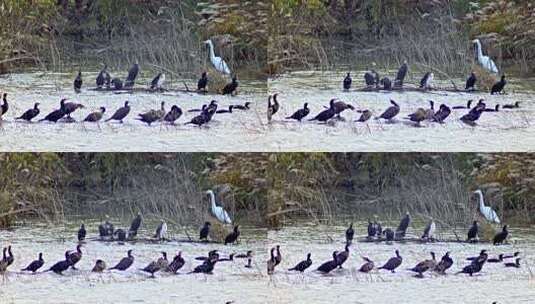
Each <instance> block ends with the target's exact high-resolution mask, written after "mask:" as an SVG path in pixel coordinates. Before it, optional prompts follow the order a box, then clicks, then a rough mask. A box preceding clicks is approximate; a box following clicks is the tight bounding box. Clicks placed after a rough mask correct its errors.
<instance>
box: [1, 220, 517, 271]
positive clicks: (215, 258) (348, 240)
mask: <svg viewBox="0 0 535 304" xmlns="http://www.w3.org/2000/svg"><path fill="white" fill-rule="evenodd" d="M141 222H142V218H141V214H140V213H138V215H137V216H136V217H135V218H134V219H133V220H132V223H131V225H130V227H129V229H128V231H126V230H125V229H120V228H119V229H115V227H114V226H113V224H112V223H111V222H110V221H109V220H106V221H105V222H103V223H102V224H101V225H99V227H98V230H99V239H100V240H111V241H118V242H125V241H130V240H135V238H136V236H137V235H138V230H139V228H140V226H141ZM410 223H411V217H410V214H409V213H408V212H407V214H406V215H405V216H403V218H402V219H401V221H400V223H399V226H398V227H397V228H396V230H395V231H394V230H393V229H390V228H386V229H383V228H382V225H381V224H380V223H379V222H377V220H375V221H374V222H371V221H368V225H367V227H366V229H367V237H366V240H367V241H382V240H384V241H386V242H393V241H403V240H404V239H405V236H406V232H407V229H408V228H409V225H410ZM210 227H211V223H210V222H205V223H204V225H203V226H202V228H201V229H200V231H199V242H203V241H207V240H208V235H209V231H210ZM166 230H167V224H165V222H164V221H161V222H160V224H159V225H158V227H157V229H156V234H155V235H154V238H156V239H157V240H159V241H161V240H165V233H166ZM434 232H435V224H434V221H433V220H431V221H430V222H429V224H428V225H427V226H426V228H425V229H424V232H423V235H422V237H421V238H422V239H424V240H426V241H436V240H435V239H434ZM478 233H479V228H478V223H477V221H474V222H473V224H472V226H471V227H470V229H469V230H468V233H467V239H466V242H468V243H471V242H477V241H478ZM86 236H87V231H86V228H85V225H84V224H82V225H81V227H80V229H79V230H78V234H77V238H78V241H79V243H78V245H77V246H76V250H74V251H69V250H68V251H66V252H65V255H64V259H62V260H60V261H58V262H56V263H55V264H53V265H52V266H50V267H49V268H48V269H47V270H45V271H44V272H49V271H51V272H54V273H56V274H63V272H64V271H66V270H68V269H69V268H72V269H73V270H76V269H77V268H76V264H77V263H78V262H80V260H81V259H82V258H83V251H82V248H83V244H84V243H85V241H86ZM239 236H240V230H239V226H238V225H236V226H234V229H233V230H232V232H230V233H229V234H228V235H227V237H226V238H225V242H224V243H225V245H227V244H233V243H236V242H237V240H238V238H239ZM507 237H508V231H507V226H504V228H503V230H502V231H501V232H500V233H498V234H496V236H495V237H494V239H493V244H494V245H499V244H502V243H503V242H504V241H505V240H506V239H507ZM354 239H355V229H354V228H353V223H351V224H350V226H349V227H348V228H347V230H346V232H345V247H344V249H343V250H341V251H333V253H332V259H330V260H328V261H326V262H324V263H322V264H321V265H320V266H318V267H317V269H316V271H317V272H319V273H322V274H327V273H330V272H331V271H333V270H335V269H337V268H342V266H343V265H344V263H346V261H347V260H348V259H349V257H350V256H351V251H350V248H351V246H352V245H353V244H354ZM430 255H431V258H430V259H426V260H424V261H421V262H419V263H418V264H416V265H415V266H414V267H412V268H407V270H408V271H410V272H414V273H416V275H415V276H416V277H419V278H422V277H423V276H424V273H426V272H435V273H437V274H442V275H444V274H446V271H447V270H448V269H450V268H451V267H452V266H453V258H452V257H451V255H450V252H449V251H448V252H446V253H445V254H444V255H443V256H442V258H441V259H440V260H437V258H436V254H435V253H434V252H430ZM235 259H247V262H246V263H245V264H244V265H243V266H244V267H245V268H252V260H253V251H251V250H248V251H247V252H245V253H231V254H229V255H228V257H222V256H221V255H220V253H219V252H218V250H211V251H209V252H208V253H207V255H206V256H198V257H195V260H198V261H201V262H202V263H200V264H199V265H197V266H195V267H194V268H193V270H192V271H190V272H187V274H191V273H204V274H211V273H212V272H213V270H214V268H215V265H216V264H217V263H220V262H226V261H236V260H235ZM362 259H363V260H364V263H363V264H362V265H361V266H360V267H359V271H360V272H363V273H370V272H371V271H372V270H374V269H376V270H377V271H380V270H386V271H390V272H392V273H395V272H396V270H397V269H398V268H399V267H400V266H401V265H402V263H403V257H402V256H401V254H400V251H399V250H395V256H393V257H391V258H390V259H389V260H388V261H386V262H385V263H384V264H383V265H382V266H380V267H376V265H375V263H374V261H373V260H372V259H370V258H369V257H366V256H363V257H362ZM511 259H514V262H511V261H510V260H511ZM134 260H135V258H134V255H133V250H132V249H129V250H128V251H127V254H126V256H125V257H123V258H122V259H121V260H120V261H119V262H118V263H117V264H116V265H114V266H113V267H111V268H107V264H106V262H105V261H104V260H102V259H97V260H96V261H95V264H94V267H93V268H92V270H91V271H92V272H96V273H102V272H104V271H105V270H108V271H112V270H116V271H125V270H128V269H130V267H131V266H132V265H133V264H134ZM467 260H468V261H469V263H468V264H467V265H466V266H464V267H463V268H462V269H461V270H460V271H458V272H456V274H468V275H470V276H472V275H474V274H476V273H478V272H480V271H481V270H482V269H483V266H484V265H485V264H486V263H503V265H504V267H507V268H520V267H521V264H520V261H521V257H520V252H514V253H513V254H504V253H500V254H499V255H498V256H497V257H489V254H488V252H487V250H485V249H484V250H481V252H480V253H479V255H477V256H473V257H468V258H467ZM14 261H15V256H14V254H13V252H12V246H8V247H5V248H3V256H2V259H1V260H0V273H2V274H4V273H6V271H7V269H8V267H9V266H10V265H12V264H13V262H14ZM281 262H282V253H281V246H280V245H277V246H275V247H273V248H271V250H270V256H269V259H268V260H267V273H268V275H273V274H274V273H275V270H276V267H277V266H278V265H279V264H280V263H281ZM44 264H45V260H44V257H43V253H42V252H40V253H39V255H38V259H37V260H35V261H32V262H31V263H30V264H28V266H26V267H24V268H22V269H21V271H23V272H31V273H36V272H37V271H38V270H39V269H41V268H42V267H43V266H44ZM185 264H186V260H185V259H184V257H183V256H182V252H181V251H178V252H177V254H176V255H175V257H174V258H173V259H172V260H169V259H168V257H167V253H166V252H161V256H159V257H158V258H157V259H155V260H153V261H151V262H150V263H149V264H148V265H147V266H145V267H144V268H141V269H140V270H141V271H143V272H146V273H148V274H150V276H151V277H154V275H155V273H157V272H159V271H162V272H168V273H172V274H177V273H178V271H179V270H180V269H181V268H182V267H183V266H184V265H185ZM312 264H313V262H312V253H308V254H307V257H306V259H305V260H303V261H301V262H299V263H298V264H296V265H295V266H294V267H291V268H289V269H288V271H298V272H304V271H305V270H307V269H308V268H309V267H311V266H312Z"/></svg>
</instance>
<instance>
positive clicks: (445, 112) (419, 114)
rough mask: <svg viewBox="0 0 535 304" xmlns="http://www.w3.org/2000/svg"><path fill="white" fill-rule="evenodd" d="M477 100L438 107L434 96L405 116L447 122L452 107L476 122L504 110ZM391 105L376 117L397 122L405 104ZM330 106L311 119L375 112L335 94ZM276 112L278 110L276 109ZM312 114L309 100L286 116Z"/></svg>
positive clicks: (299, 118) (295, 117)
mask: <svg viewBox="0 0 535 304" xmlns="http://www.w3.org/2000/svg"><path fill="white" fill-rule="evenodd" d="M276 96H277V94H274V95H273V99H274V100H276ZM473 103H474V101H473V100H468V102H467V104H466V106H464V105H463V106H454V107H449V106H448V105H446V104H441V105H440V106H439V108H438V110H436V109H435V102H434V101H432V100H430V101H429V108H418V109H416V111H414V112H413V113H411V114H409V115H407V117H404V119H407V120H409V121H411V122H413V123H415V125H416V126H420V125H421V124H420V123H421V122H424V121H429V122H435V123H440V124H442V123H444V122H445V121H446V119H447V118H448V117H449V116H450V114H451V113H452V110H463V109H464V110H468V112H467V113H466V114H464V115H463V116H461V118H460V121H461V122H463V123H465V124H468V125H471V126H474V125H475V124H476V121H477V120H479V118H480V117H481V115H482V114H483V113H485V112H499V111H500V105H499V104H497V105H495V106H494V107H492V108H488V107H487V105H486V104H485V100H484V99H480V100H479V101H478V102H477V104H476V105H475V106H473V107H472V104H473ZM390 104H391V105H390V107H388V108H387V109H386V110H384V111H383V112H382V113H381V114H380V115H379V116H376V117H375V119H376V120H381V119H382V120H385V121H386V122H389V123H393V122H394V121H395V118H396V117H397V116H398V114H399V113H400V111H401V107H400V105H399V103H397V102H396V101H395V100H390ZM519 107H520V103H519V102H515V103H514V104H507V105H504V106H502V108H503V109H516V108H519ZM325 108H326V109H324V110H323V111H321V112H320V113H318V114H317V115H316V116H314V117H313V118H311V119H309V121H318V122H322V123H327V122H329V121H331V120H332V119H341V117H340V114H341V113H342V112H343V111H345V110H353V111H357V112H358V113H360V117H359V118H358V119H357V120H355V122H359V123H365V122H367V121H368V120H370V119H371V118H372V117H373V113H372V111H371V110H368V109H363V110H356V108H355V107H354V106H353V105H351V104H349V103H346V102H344V101H341V100H338V99H336V98H333V99H331V100H330V101H329V106H325ZM272 113H274V112H273V111H272ZM309 114H310V109H309V108H308V103H305V104H304V105H303V108H301V109H298V110H297V111H295V112H294V113H293V114H292V115H290V116H288V117H286V119H293V120H297V121H302V120H303V119H304V118H305V117H306V116H308V115H309Z"/></svg>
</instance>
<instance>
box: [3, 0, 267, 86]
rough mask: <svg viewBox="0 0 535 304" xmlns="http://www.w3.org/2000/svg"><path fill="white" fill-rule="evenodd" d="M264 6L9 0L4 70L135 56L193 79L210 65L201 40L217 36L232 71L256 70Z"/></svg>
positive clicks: (260, 62)
mask: <svg viewBox="0 0 535 304" xmlns="http://www.w3.org/2000/svg"><path fill="white" fill-rule="evenodd" d="M242 2H243V3H242ZM236 7H240V8H241V10H240V11H236V10H235V8H236ZM263 12H265V10H263V8H262V4H255V2H251V1H239V0H226V1H195V0H184V1H175V0H155V1H139V0H75V1H69V0H59V1H56V0H46V1H29V0H23V1H19V0H6V1H3V2H2V4H0V20H2V27H1V28H0V39H1V41H2V43H1V44H0V73H5V72H8V71H13V70H20V69H21V68H27V67H31V66H37V67H39V68H40V69H51V70H55V71H63V70H66V71H71V70H75V69H77V68H78V67H79V66H81V67H87V68H88V69H91V70H97V69H98V68H99V67H100V65H101V64H104V63H105V64H108V66H110V68H112V69H123V70H124V69H125V68H127V67H128V66H129V65H131V64H132V63H133V62H136V61H137V62H139V63H140V64H141V65H142V67H143V69H149V70H150V69H165V70H166V71H167V72H168V74H170V75H169V76H176V75H179V76H182V77H193V75H196V76H197V75H198V74H199V71H200V70H201V69H206V66H207V65H208V52H207V48H206V46H205V45H204V44H203V43H202V42H203V41H204V40H206V39H207V38H212V39H214V42H215V44H216V48H217V49H218V52H219V53H220V54H222V55H223V57H225V58H226V59H227V62H228V63H229V64H230V66H231V67H232V69H233V70H234V71H237V72H238V73H241V72H243V73H250V72H251V71H255V72H256V75H255V74H253V76H259V72H258V71H261V70H262V69H263V68H264V66H265V61H266V57H267V55H266V51H265V44H266V43H265V37H266V35H265V31H266V24H265V20H266V18H267V14H263ZM262 31H264V34H263V35H262ZM257 37H260V38H257Z"/></svg>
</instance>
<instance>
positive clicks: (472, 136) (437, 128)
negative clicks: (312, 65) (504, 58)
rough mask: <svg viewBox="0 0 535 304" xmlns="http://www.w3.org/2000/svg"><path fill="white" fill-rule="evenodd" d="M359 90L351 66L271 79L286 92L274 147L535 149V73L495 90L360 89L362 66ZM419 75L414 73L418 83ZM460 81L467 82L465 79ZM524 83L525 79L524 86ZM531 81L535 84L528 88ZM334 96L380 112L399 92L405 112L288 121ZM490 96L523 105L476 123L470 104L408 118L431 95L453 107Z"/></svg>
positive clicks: (273, 130)
mask: <svg viewBox="0 0 535 304" xmlns="http://www.w3.org/2000/svg"><path fill="white" fill-rule="evenodd" d="M390 74H393V72H392V73H390ZM352 75H353V76H352V77H353V88H354V89H353V91H350V92H343V91H342V88H341V87H342V80H343V78H344V77H345V72H313V71H307V72H293V73H290V74H285V75H282V76H281V77H278V78H276V79H271V80H270V81H269V91H270V93H277V92H278V93H279V94H280V95H279V101H280V103H281V109H280V112H279V113H278V114H276V115H275V117H274V121H273V123H272V124H271V125H270V127H269V132H267V133H266V141H267V142H268V143H269V145H270V148H271V149H273V150H284V151H303V150H304V151H401V152H403V151H440V152H450V151H451V152H458V151H482V152H484V151H488V152H497V151H498V152H499V151H509V152H514V151H524V152H525V151H534V150H535V117H534V114H535V102H534V98H535V92H534V91H533V90H534V88H535V80H534V79H524V80H519V79H510V80H509V84H508V86H507V87H506V92H507V94H506V95H499V96H498V95H494V96H491V95H490V94H488V93H475V94H469V93H452V92H445V91H433V92H432V93H421V92H397V91H396V92H358V91H355V89H357V88H361V87H363V86H364V85H363V80H362V76H361V75H363V72H362V71H359V72H354V73H352ZM416 81H419V79H418V80H410V81H409V83H415V82H416ZM456 84H457V85H458V86H460V85H461V84H464V81H463V80H461V79H459V80H457V81H456ZM518 84H521V86H519V85H518ZM435 85H436V86H437V87H451V84H450V83H449V82H447V81H442V82H440V81H435ZM528 88H531V90H532V91H529V90H528ZM331 98H338V99H340V100H342V101H346V102H350V103H351V104H353V105H354V106H355V107H356V108H357V109H362V110H363V109H369V110H371V111H372V112H373V113H374V116H378V115H380V114H381V113H382V112H383V111H384V110H385V109H386V108H387V107H389V106H390V103H389V100H390V99H393V100H395V101H397V102H398V103H399V104H400V107H401V112H400V114H399V115H398V116H397V117H396V118H397V121H396V122H395V123H385V122H384V121H378V120H374V119H371V120H369V121H368V123H367V124H362V123H360V124H358V123H356V122H353V121H354V120H356V119H358V117H359V116H360V114H359V113H357V112H352V111H345V112H344V113H342V117H343V118H345V120H346V121H344V122H342V121H338V122H336V123H335V125H334V126H332V125H329V126H327V125H325V124H320V123H315V122H308V121H307V122H305V121H303V122H302V123H297V122H289V121H285V120H284V117H286V116H290V115H291V114H292V113H293V112H294V111H296V110H297V109H299V108H302V106H303V103H304V102H308V103H309V107H310V109H311V113H310V114H309V117H307V119H308V118H312V117H314V116H315V115H316V114H317V113H319V112H320V111H321V110H323V107H324V106H326V105H328V104H329V100H330V99H331ZM480 98H484V99H485V100H486V104H487V106H488V107H494V106H495V104H497V103H499V104H501V105H504V104H512V103H514V102H516V101H520V103H521V108H519V109H514V110H503V111H500V112H497V113H493V112H486V113H483V115H482V117H481V119H480V120H479V121H478V122H477V126H476V127H471V126H467V125H465V124H463V123H462V122H461V121H460V120H459V118H460V117H461V116H462V115H464V114H466V112H467V110H454V111H453V113H452V114H451V115H450V117H448V119H447V120H446V123H444V124H437V123H429V122H427V123H422V127H419V128H417V127H415V126H414V125H413V124H411V123H409V122H408V121H407V120H405V119H403V117H406V116H407V115H408V114H410V113H412V112H414V111H415V110H416V109H417V108H418V107H424V108H427V107H428V106H429V105H428V100H430V99H432V100H434V101H435V107H436V109H438V106H439V105H440V104H441V103H445V104H447V105H449V106H450V107H451V106H460V105H466V102H467V100H469V99H473V100H475V101H476V102H477V100H479V99H480Z"/></svg>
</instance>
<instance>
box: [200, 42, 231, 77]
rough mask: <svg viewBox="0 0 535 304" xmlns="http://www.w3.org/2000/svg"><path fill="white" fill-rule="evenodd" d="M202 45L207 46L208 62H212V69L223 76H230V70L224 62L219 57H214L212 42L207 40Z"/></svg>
mask: <svg viewBox="0 0 535 304" xmlns="http://www.w3.org/2000/svg"><path fill="white" fill-rule="evenodd" d="M204 43H206V44H208V47H209V48H210V61H212V64H213V65H214V68H215V69H216V70H218V71H219V72H221V73H223V74H227V75H230V69H229V68H228V65H227V63H226V62H225V60H223V58H221V57H216V55H215V52H214V44H213V43H212V40H210V39H208V40H206V41H205V42H204Z"/></svg>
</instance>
